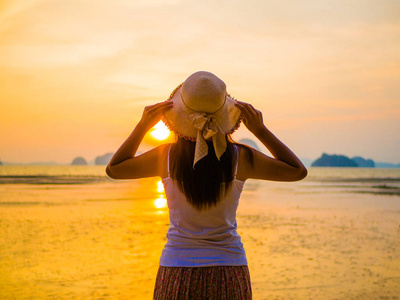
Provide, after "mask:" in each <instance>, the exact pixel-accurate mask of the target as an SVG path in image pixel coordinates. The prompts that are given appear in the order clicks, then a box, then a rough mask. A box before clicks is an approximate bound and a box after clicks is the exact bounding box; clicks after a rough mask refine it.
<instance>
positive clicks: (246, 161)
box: [234, 143, 256, 181]
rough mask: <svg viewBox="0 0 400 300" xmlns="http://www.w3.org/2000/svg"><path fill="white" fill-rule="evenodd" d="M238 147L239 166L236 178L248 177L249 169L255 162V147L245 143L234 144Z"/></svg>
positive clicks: (243, 178) (244, 178)
mask: <svg viewBox="0 0 400 300" xmlns="http://www.w3.org/2000/svg"><path fill="white" fill-rule="evenodd" d="M234 145H235V146H236V147H237V149H238V158H237V160H238V167H237V174H236V178H237V179H239V180H243V181H244V180H246V179H248V174H247V173H248V170H249V169H250V168H251V167H252V165H253V164H254V151H256V150H255V149H253V148H251V147H250V146H247V145H243V144H236V143H235V144H234Z"/></svg>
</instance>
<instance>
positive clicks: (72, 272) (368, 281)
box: [0, 179, 400, 299]
mask: <svg viewBox="0 0 400 300" xmlns="http://www.w3.org/2000/svg"><path fill="white" fill-rule="evenodd" d="M312 185H315V183H312ZM0 195H1V196H0V298H1V299H151V295H152V290H153V285H154V279H155V275H156V272H157V267H158V259H159V256H160V254H161V250H162V248H163V245H164V243H165V234H166V231H167V229H168V225H169V220H168V212H167V209H166V208H165V207H164V208H157V207H156V206H155V205H156V204H157V203H158V204H157V205H158V206H160V205H159V204H160V203H161V204H162V201H161V202H160V198H161V199H162V197H163V193H162V192H158V191H157V180H155V179H146V180H139V181H133V182H132V181H131V182H118V183H116V182H111V181H106V182H101V183H94V184H82V185H63V184H57V185H54V184H42V185H30V184H23V183H21V184H2V185H0ZM157 199H158V200H157ZM157 201H158V202H157ZM237 220H238V226H239V230H238V231H239V233H240V234H241V235H242V242H243V243H244V246H245V249H246V252H247V257H248V261H249V268H250V272H251V279H252V287H253V295H254V299H399V295H400V198H399V197H398V196H396V195H391V196H388V195H381V194H378V195H376V194H372V193H367V194H366V193H344V192H342V191H340V190H338V191H337V192H332V191H330V192H327V191H326V189H324V188H320V189H316V188H315V187H312V186H311V184H310V185H307V184H302V183H294V184H282V183H279V184H278V183H269V184H261V185H260V184H258V183H256V182H250V181H249V182H248V183H246V188H245V191H244V192H243V195H242V199H241V203H240V206H239V210H238V216H237Z"/></svg>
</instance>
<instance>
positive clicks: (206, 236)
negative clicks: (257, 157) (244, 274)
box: [160, 147, 247, 267]
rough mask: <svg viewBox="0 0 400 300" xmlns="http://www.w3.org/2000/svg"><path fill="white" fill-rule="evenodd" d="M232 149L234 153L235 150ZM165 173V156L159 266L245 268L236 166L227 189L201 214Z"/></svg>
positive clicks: (239, 183)
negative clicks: (164, 225) (165, 214)
mask: <svg viewBox="0 0 400 300" xmlns="http://www.w3.org/2000/svg"><path fill="white" fill-rule="evenodd" d="M235 149H236V151H238V150H237V148H236V147H235ZM170 150H171V147H170V149H169V151H170ZM237 157H239V155H237ZM169 172H170V170H169V152H168V177H166V178H163V179H162V182H163V184H164V189H165V194H166V197H167V203H168V208H169V217H170V226H169V229H168V233H167V240H168V241H167V243H166V244H165V247H164V249H163V251H162V254H161V258H160V265H161V266H164V267H206V266H240V265H247V259H246V253H245V251H244V249H243V244H242V242H241V239H240V236H239V234H238V233H237V231H236V229H237V224H236V209H237V207H238V204H239V197H240V194H241V192H242V189H243V185H244V181H241V180H238V179H236V172H237V162H236V167H235V173H234V179H233V181H232V184H231V188H230V189H229V190H228V192H227V193H226V194H225V196H224V197H223V198H222V199H220V201H219V202H218V203H217V204H216V205H215V206H211V207H209V208H206V209H204V210H201V211H199V210H197V209H195V208H194V207H193V206H192V205H190V203H189V202H188V201H187V200H186V197H185V195H184V194H183V193H182V192H181V191H180V190H179V188H178V186H177V184H176V181H175V180H174V179H172V178H171V177H170V173H169ZM204 188H207V187H204Z"/></svg>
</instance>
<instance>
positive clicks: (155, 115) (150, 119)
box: [138, 101, 173, 132]
mask: <svg viewBox="0 0 400 300" xmlns="http://www.w3.org/2000/svg"><path fill="white" fill-rule="evenodd" d="M172 106H173V102H172V101H164V102H159V103H156V104H153V105H149V106H146V107H145V108H144V110H143V115H142V118H141V119H140V121H139V124H138V125H140V126H141V127H142V128H143V129H144V130H146V132H147V131H148V130H149V129H150V128H151V127H153V126H154V125H156V124H157V123H158V122H159V121H160V120H161V117H162V116H163V114H164V113H165V112H166V111H167V110H168V109H171V108H172Z"/></svg>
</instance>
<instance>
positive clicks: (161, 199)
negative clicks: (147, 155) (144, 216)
mask: <svg viewBox="0 0 400 300" xmlns="http://www.w3.org/2000/svg"><path fill="white" fill-rule="evenodd" d="M157 192H158V193H159V195H158V198H157V199H156V200H154V206H155V207H156V208H158V209H161V208H165V207H167V199H165V194H164V185H163V183H162V181H161V180H160V181H158V182H157Z"/></svg>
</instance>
